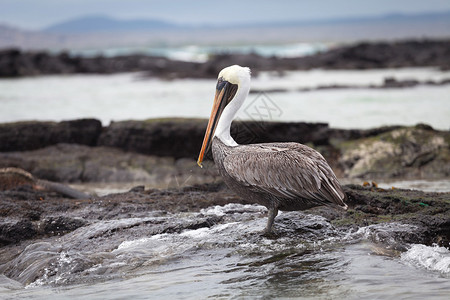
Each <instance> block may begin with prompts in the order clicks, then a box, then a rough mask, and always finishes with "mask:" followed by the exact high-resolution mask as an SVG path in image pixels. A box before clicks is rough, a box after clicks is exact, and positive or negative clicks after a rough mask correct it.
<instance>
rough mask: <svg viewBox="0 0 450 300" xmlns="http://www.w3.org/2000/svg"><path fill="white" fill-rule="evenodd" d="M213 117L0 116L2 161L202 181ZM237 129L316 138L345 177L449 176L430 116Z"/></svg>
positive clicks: (89, 178) (81, 176)
mask: <svg viewBox="0 0 450 300" xmlns="http://www.w3.org/2000/svg"><path fill="white" fill-rule="evenodd" d="M206 124H207V120H206V119H184V118H179V119H176V118H175V119H150V120H145V121H122V122H113V123H111V124H110V125H109V126H107V127H102V125H101V123H100V121H98V120H95V119H81V120H73V121H63V122H59V123H56V122H37V121H36V122H16V123H5V124H0V168H7V167H17V168H21V169H24V170H26V171H28V172H30V173H32V174H33V175H35V176H37V177H39V178H42V179H46V180H53V181H58V182H70V183H76V182H110V181H113V182H126V181H131V182H133V181H148V180H152V181H155V182H157V181H158V180H157V179H158V178H165V179H166V178H169V177H171V176H173V175H174V174H189V175H192V176H193V177H195V178H197V177H199V178H197V179H198V180H196V181H195V182H196V183H197V182H200V183H201V182H203V181H202V179H201V177H202V175H201V174H202V173H201V172H199V170H198V168H197V167H196V165H195V160H196V157H197V155H198V153H199V149H200V145H201V143H202V140H203V135H204V131H205V128H206ZM232 135H233V136H234V137H235V139H236V141H237V142H238V143H241V144H248V143H265V142H288V141H291V142H299V143H303V144H307V145H311V146H313V147H315V148H316V149H318V150H319V151H320V152H321V153H322V154H323V155H324V156H325V158H326V159H327V160H328V162H329V163H330V165H331V166H332V167H333V169H334V170H335V172H336V173H337V175H338V176H340V177H347V178H360V179H369V180H371V179H375V180H378V179H414V178H420V179H440V178H448V177H449V176H450V150H449V149H450V147H449V145H450V132H448V131H439V130H434V129H433V128H431V127H430V126H428V125H424V124H419V125H417V126H412V127H403V126H389V127H381V128H374V129H367V130H358V129H335V128H329V127H328V125H327V124H324V123H302V122H298V123H295V122H291V123H284V122H256V121H238V122H234V123H233V125H232ZM210 170H211V172H213V171H215V169H214V168H211V169H210ZM213 173H214V172H213ZM204 176H205V177H210V176H211V174H205V175H204ZM161 182H163V181H161ZM157 185H159V184H157Z"/></svg>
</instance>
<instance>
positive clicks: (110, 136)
mask: <svg viewBox="0 0 450 300" xmlns="http://www.w3.org/2000/svg"><path fill="white" fill-rule="evenodd" d="M206 125H207V120H205V119H176V118H174V119H153V120H148V121H124V122H114V123H112V124H111V125H110V126H109V127H107V128H106V129H105V130H104V132H103V133H102V134H101V136H100V138H99V142H98V145H99V146H108V147H116V148H120V149H123V150H126V151H133V152H138V153H144V154H151V155H157V156H171V157H175V158H181V157H186V158H192V159H196V158H197V156H198V153H199V152H200V148H201V145H202V141H203V136H204V134H205V131H206ZM327 130H328V125H327V124H322V123H317V124H314V123H302V122H298V123H283V122H263V123H260V122H255V121H245V122H242V121H240V122H239V121H238V122H233V124H232V126H231V135H232V136H233V137H234V138H235V139H236V141H237V142H238V143H241V144H248V143H264V142H286V141H291V142H301V143H314V144H318V145H322V144H328V135H327V134H326V133H327Z"/></svg>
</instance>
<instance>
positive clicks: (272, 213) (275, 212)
mask: <svg viewBox="0 0 450 300" xmlns="http://www.w3.org/2000/svg"><path fill="white" fill-rule="evenodd" d="M277 215H278V208H276V207H271V208H269V215H268V219H267V227H266V229H265V230H264V233H271V232H272V225H273V221H274V220H275V217H276V216H277Z"/></svg>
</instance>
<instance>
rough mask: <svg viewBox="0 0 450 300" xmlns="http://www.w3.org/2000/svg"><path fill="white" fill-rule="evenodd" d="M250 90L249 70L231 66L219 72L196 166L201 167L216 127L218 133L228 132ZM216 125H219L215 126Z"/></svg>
mask: <svg viewBox="0 0 450 300" xmlns="http://www.w3.org/2000/svg"><path fill="white" fill-rule="evenodd" d="M249 89H250V69H249V68H246V67H241V66H238V65H233V66H230V67H226V68H225V69H223V70H222V71H220V73H219V76H218V78H217V85H216V94H215V97H214V104H213V108H212V111H211V116H210V117H209V122H208V127H207V128H206V133H205V137H204V138H203V144H202V149H201V150H200V155H199V156H198V161H197V164H198V165H199V166H200V167H201V166H202V161H203V156H204V155H205V153H206V152H207V151H208V149H209V148H210V147H211V143H212V138H213V137H214V134H215V132H216V129H217V127H220V130H219V131H220V133H223V131H224V130H228V132H225V134H228V135H229V125H230V124H231V121H232V120H233V117H234V115H235V114H236V112H237V110H238V109H239V107H241V105H242V103H243V102H244V100H245V98H246V97H247V95H248V92H249ZM217 124H220V125H219V126H217Z"/></svg>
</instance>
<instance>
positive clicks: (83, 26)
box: [43, 11, 450, 34]
mask: <svg viewBox="0 0 450 300" xmlns="http://www.w3.org/2000/svg"><path fill="white" fill-rule="evenodd" d="M437 22H440V23H446V24H448V25H449V27H448V28H449V33H450V11H447V12H437V13H424V14H415V15H406V14H395V13H392V14H388V15H383V16H378V17H359V18H339V19H325V20H309V21H295V20H292V21H283V22H257V23H246V24H228V25H220V26H213V25H205V26H200V27H199V26H192V25H183V26H181V25H178V24H174V23H170V22H166V21H161V20H118V19H114V18H111V17H107V16H86V17H81V18H77V19H73V20H69V21H65V22H62V23H57V24H54V25H52V26H49V27H47V28H45V29H44V30H43V31H44V32H52V33H69V34H70V33H93V32H120V31H128V32H130V31H134V32H139V31H141V32H142V31H154V30H162V29H172V30H173V29H181V28H184V29H189V28H194V27H195V28H196V29H236V28H258V27H261V28H268V27H305V26H307V27H311V26H329V25H340V26H342V25H358V24H361V25H367V24H372V25H376V24H378V25H381V24H387V23H388V24H395V23H396V24H402V23H422V24H429V23H437Z"/></svg>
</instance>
